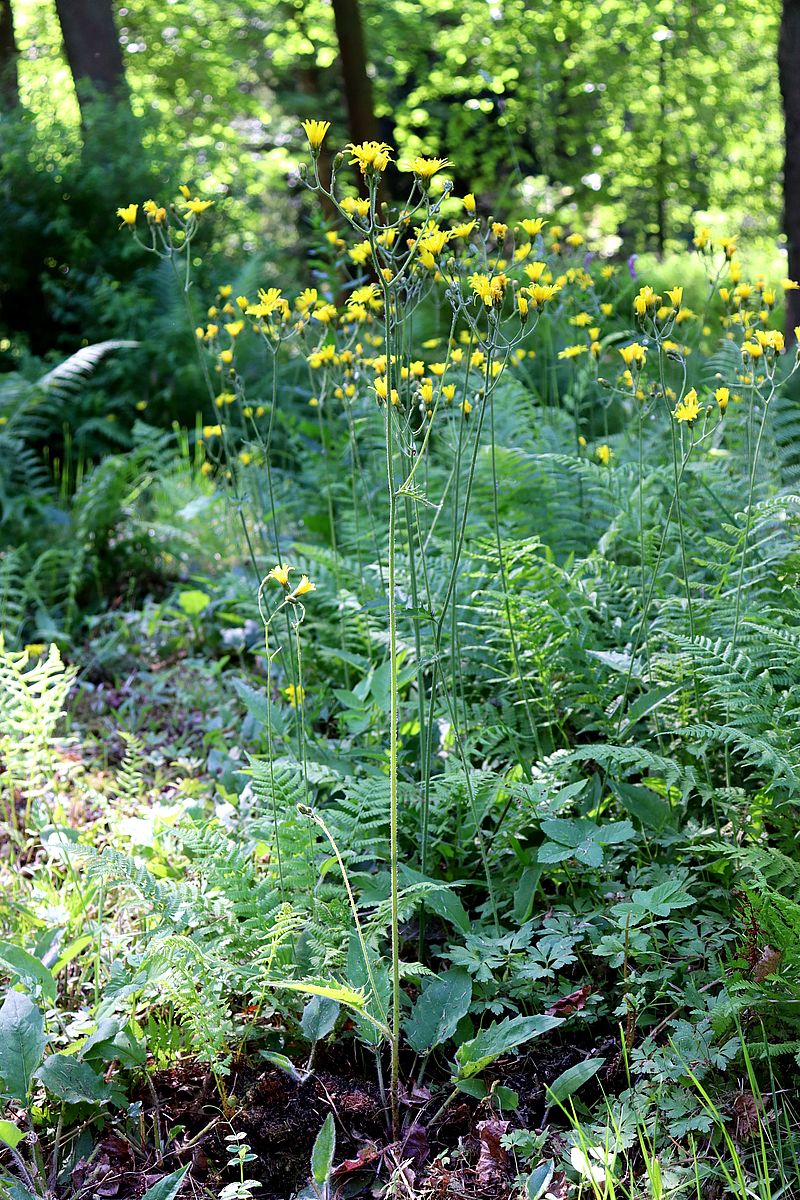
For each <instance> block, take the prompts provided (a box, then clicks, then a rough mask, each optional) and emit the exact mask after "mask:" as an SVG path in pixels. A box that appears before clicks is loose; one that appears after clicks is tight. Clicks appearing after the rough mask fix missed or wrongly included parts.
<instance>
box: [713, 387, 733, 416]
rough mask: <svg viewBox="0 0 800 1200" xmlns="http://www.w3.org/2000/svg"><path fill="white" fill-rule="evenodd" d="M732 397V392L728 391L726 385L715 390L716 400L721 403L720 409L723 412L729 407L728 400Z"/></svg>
mask: <svg viewBox="0 0 800 1200" xmlns="http://www.w3.org/2000/svg"><path fill="white" fill-rule="evenodd" d="M730 398H731V397H730V392H729V391H728V389H727V388H726V387H718V388H717V390H716V391H715V392H714V399H715V400H716V402H717V404H718V405H719V411H720V412H721V413H724V412H725V409H726V408H727V407H728V401H729V400H730Z"/></svg>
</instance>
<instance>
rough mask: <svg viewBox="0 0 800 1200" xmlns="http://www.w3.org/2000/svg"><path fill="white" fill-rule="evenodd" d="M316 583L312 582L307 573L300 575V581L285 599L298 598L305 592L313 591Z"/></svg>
mask: <svg viewBox="0 0 800 1200" xmlns="http://www.w3.org/2000/svg"><path fill="white" fill-rule="evenodd" d="M316 590H317V585H316V584H315V583H312V582H311V580H310V579H309V578H308V576H307V575H301V576H300V582H299V583H298V585H297V587H296V588H295V589H294V591H293V592H290V593H289V595H288V596H287V600H299V599H300V597H301V596H305V595H306V593H307V592H315V591H316Z"/></svg>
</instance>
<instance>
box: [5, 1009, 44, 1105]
mask: <svg viewBox="0 0 800 1200" xmlns="http://www.w3.org/2000/svg"><path fill="white" fill-rule="evenodd" d="M46 1045H47V1038H46V1037H45V1034H44V1017H43V1016H42V1014H41V1013H40V1012H39V1009H38V1008H37V1007H36V1005H35V1004H34V1003H33V1001H32V1000H31V999H30V998H29V997H28V996H25V995H23V993H22V992H14V991H11V992H8V994H7V995H6V998H5V1000H4V1001H3V1007H2V1008H0V1079H2V1080H3V1083H4V1085H5V1088H4V1090H5V1093H6V1095H8V1096H10V1097H11V1098H12V1100H18V1101H19V1102H20V1104H23V1105H24V1104H26V1102H27V1099H28V1092H29V1091H30V1086H31V1080H32V1079H33V1073H34V1071H35V1070H36V1068H37V1067H38V1065H39V1063H40V1062H41V1061H42V1055H43V1054H44V1049H45V1046H46Z"/></svg>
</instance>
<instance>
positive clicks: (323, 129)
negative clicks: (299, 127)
mask: <svg viewBox="0 0 800 1200" xmlns="http://www.w3.org/2000/svg"><path fill="white" fill-rule="evenodd" d="M330 127H331V123H330V121H303V129H304V130H305V133H306V137H307V138H308V144H309V146H310V147H311V149H312V150H319V148H320V146H321V145H322V143H323V142H324V141H325V134H326V133H327V132H328V130H329V129H330Z"/></svg>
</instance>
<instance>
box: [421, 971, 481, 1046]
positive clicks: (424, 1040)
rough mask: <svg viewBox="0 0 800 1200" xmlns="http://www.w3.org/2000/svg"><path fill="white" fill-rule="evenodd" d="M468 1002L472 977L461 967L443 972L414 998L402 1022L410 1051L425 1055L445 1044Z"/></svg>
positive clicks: (468, 1004) (470, 995)
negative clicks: (409, 1014) (409, 1011)
mask: <svg viewBox="0 0 800 1200" xmlns="http://www.w3.org/2000/svg"><path fill="white" fill-rule="evenodd" d="M471 1002H472V977H471V976H470V974H469V972H468V971H465V970H464V969H463V968H461V967H454V968H453V969H452V970H450V971H445V972H444V974H442V975H440V976H439V977H438V978H437V979H434V980H433V981H432V982H431V983H429V984H428V985H427V986H426V987H425V988H423V991H422V993H421V994H420V996H419V997H418V999H417V1001H416V1003H415V1005H414V1007H413V1009H412V1011H411V1016H410V1017H409V1019H408V1021H407V1022H406V1037H407V1039H408V1042H409V1045H410V1046H411V1049H412V1050H415V1051H416V1052H417V1054H425V1053H426V1052H427V1051H428V1050H432V1049H433V1048H434V1046H441V1045H442V1044H443V1043H444V1042H446V1041H449V1039H450V1038H451V1037H452V1036H453V1034H454V1033H455V1031H456V1026H457V1025H458V1022H459V1021H460V1020H461V1018H462V1017H463V1016H465V1015H466V1014H467V1012H468V1011H469V1006H470V1003H471Z"/></svg>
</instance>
